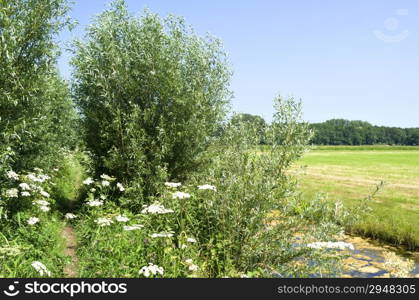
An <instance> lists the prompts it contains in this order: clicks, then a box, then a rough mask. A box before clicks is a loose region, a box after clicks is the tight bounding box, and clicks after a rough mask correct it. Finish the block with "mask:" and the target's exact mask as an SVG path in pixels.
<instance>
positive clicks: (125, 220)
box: [115, 215, 129, 223]
mask: <svg viewBox="0 0 419 300" xmlns="http://www.w3.org/2000/svg"><path fill="white" fill-rule="evenodd" d="M115 219H116V220H117V221H118V222H124V223H125V222H128V221H129V218H127V217H125V216H121V215H119V216H116V217H115Z"/></svg>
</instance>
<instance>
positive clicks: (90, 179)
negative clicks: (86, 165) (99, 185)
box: [83, 177, 94, 185]
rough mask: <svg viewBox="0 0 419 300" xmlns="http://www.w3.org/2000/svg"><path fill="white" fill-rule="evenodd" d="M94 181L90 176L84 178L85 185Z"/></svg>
mask: <svg viewBox="0 0 419 300" xmlns="http://www.w3.org/2000/svg"><path fill="white" fill-rule="evenodd" d="M93 182H94V180H93V179H92V178H90V177H88V178H86V179H85V180H83V184H85V185H91V184H92V183H93Z"/></svg>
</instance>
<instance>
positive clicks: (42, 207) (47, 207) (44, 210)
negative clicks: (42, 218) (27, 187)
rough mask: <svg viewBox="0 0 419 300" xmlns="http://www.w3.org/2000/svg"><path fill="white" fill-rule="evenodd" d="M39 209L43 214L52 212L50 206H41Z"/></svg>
mask: <svg viewBox="0 0 419 300" xmlns="http://www.w3.org/2000/svg"><path fill="white" fill-rule="evenodd" d="M39 209H40V210H42V211H43V212H47V211H50V209H51V208H50V207H49V206H40V207H39Z"/></svg>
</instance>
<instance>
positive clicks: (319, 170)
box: [298, 146, 419, 249]
mask: <svg viewBox="0 0 419 300" xmlns="http://www.w3.org/2000/svg"><path fill="white" fill-rule="evenodd" d="M298 164H299V165H300V166H306V169H305V171H304V175H303V177H302V179H301V188H302V190H303V195H304V197H315V196H316V194H317V193H327V195H328V198H329V199H330V200H332V201H333V200H342V201H343V203H345V204H346V205H353V204H355V203H356V202H357V200H359V199H361V198H365V197H367V196H368V195H369V194H370V193H371V192H372V191H373V190H374V188H375V186H376V184H378V183H380V181H381V180H383V181H384V182H385V185H384V188H383V189H382V190H381V191H380V192H379V193H378V194H377V195H376V197H375V198H374V199H373V200H372V202H371V203H370V206H371V208H372V212H371V216H370V217H368V218H366V219H365V220H362V221H361V222H360V223H359V224H357V225H356V226H355V228H353V229H354V230H355V231H357V232H359V233H362V234H364V235H367V236H372V237H375V238H379V239H382V240H385V241H389V242H392V243H395V244H404V245H407V246H408V247H409V248H416V249H417V248H418V247H419V147H389V146H378V147H377V146H370V147H363V146H361V147H343V146H332V147H327V146H322V147H317V148H314V149H313V150H312V151H310V152H309V153H307V154H306V155H305V156H304V157H303V158H302V159H301V160H300V161H299V163H298Z"/></svg>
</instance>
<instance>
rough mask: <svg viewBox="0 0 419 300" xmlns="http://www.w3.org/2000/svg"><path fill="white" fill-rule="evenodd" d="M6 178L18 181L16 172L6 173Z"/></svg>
mask: <svg viewBox="0 0 419 300" xmlns="http://www.w3.org/2000/svg"><path fill="white" fill-rule="evenodd" d="M6 176H7V178H9V179H13V180H19V175H18V174H17V173H16V172H14V171H12V170H10V171H7V172H6Z"/></svg>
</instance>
